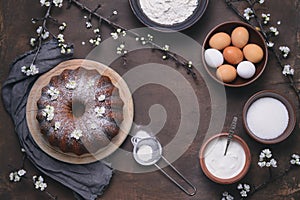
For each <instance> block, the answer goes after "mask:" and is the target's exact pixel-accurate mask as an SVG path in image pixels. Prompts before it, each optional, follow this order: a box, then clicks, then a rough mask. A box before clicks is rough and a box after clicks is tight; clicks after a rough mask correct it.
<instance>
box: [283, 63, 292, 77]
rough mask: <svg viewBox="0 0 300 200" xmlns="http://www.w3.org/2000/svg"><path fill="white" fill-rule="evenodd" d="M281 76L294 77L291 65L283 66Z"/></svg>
mask: <svg viewBox="0 0 300 200" xmlns="http://www.w3.org/2000/svg"><path fill="white" fill-rule="evenodd" d="M282 74H283V75H285V76H286V75H294V69H293V68H292V67H291V65H284V66H283V70H282Z"/></svg>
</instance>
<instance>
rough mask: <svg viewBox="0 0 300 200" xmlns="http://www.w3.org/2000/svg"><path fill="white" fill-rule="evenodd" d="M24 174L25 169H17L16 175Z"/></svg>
mask: <svg viewBox="0 0 300 200" xmlns="http://www.w3.org/2000/svg"><path fill="white" fill-rule="evenodd" d="M25 174H26V171H25V170H24V169H20V170H19V171H18V175H19V176H24V175H25Z"/></svg>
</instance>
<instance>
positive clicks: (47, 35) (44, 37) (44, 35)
mask: <svg viewBox="0 0 300 200" xmlns="http://www.w3.org/2000/svg"><path fill="white" fill-rule="evenodd" d="M49 35H50V33H49V31H44V32H43V33H42V34H41V37H42V38H43V40H46V39H47V38H48V37H49Z"/></svg>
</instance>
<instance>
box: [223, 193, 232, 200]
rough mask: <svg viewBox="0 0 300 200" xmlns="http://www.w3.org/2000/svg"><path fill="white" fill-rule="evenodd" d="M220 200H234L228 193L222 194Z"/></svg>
mask: <svg viewBox="0 0 300 200" xmlns="http://www.w3.org/2000/svg"><path fill="white" fill-rule="evenodd" d="M221 200H234V197H233V196H232V195H231V194H229V193H228V192H223V193H222V199H221Z"/></svg>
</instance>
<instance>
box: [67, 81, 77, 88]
mask: <svg viewBox="0 0 300 200" xmlns="http://www.w3.org/2000/svg"><path fill="white" fill-rule="evenodd" d="M76 87H77V83H76V81H74V80H69V82H68V83H67V84H66V88H67V89H70V90H74V89H75V88H76Z"/></svg>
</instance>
